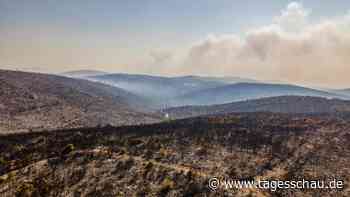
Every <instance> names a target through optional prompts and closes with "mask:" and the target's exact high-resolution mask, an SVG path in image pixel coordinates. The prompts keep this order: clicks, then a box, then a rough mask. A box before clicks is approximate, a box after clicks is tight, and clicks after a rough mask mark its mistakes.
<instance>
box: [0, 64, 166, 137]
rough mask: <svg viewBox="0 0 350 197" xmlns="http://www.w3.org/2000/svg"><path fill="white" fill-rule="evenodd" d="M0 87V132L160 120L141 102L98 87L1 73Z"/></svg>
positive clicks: (43, 76) (127, 94)
mask: <svg viewBox="0 0 350 197" xmlns="http://www.w3.org/2000/svg"><path fill="white" fill-rule="evenodd" d="M0 84H1V85H0V101H1V102H0V131H2V132H7V131H13V130H21V129H24V130H26V129H51V128H66V127H67V128H71V127H79V126H96V125H105V124H112V125H125V124H135V123H146V122H154V121H158V120H159V119H158V117H156V116H153V115H149V114H146V113H145V112H147V107H148V104H147V101H146V100H144V99H143V98H140V97H138V96H136V95H134V94H132V93H130V92H127V91H125V90H122V89H120V88H117V87H113V86H108V85H105V84H101V83H95V82H91V81H87V80H81V79H72V78H67V77H61V76H55V75H47V74H36V73H26V72H17V71H5V70H0Z"/></svg>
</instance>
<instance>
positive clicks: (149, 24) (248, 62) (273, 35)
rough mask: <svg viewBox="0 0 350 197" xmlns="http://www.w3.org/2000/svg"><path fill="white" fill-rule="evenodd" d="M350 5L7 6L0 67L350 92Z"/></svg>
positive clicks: (2, 14) (220, 0)
mask: <svg viewBox="0 0 350 197" xmlns="http://www.w3.org/2000/svg"><path fill="white" fill-rule="evenodd" d="M349 54H350V1H348V0H332V1H330V0H303V1H288V0H264V1H258V0H244V1H238V0H193V1H188V0H157V1H156V0H142V1H140V0H128V1H125V0H74V1H72V0H31V1H28V0H0V68H2V69H18V70H26V71H34V72H48V73H60V72H64V71H68V70H79V69H95V70H102V71H108V72H123V73H142V74H154V75H167V76H175V75H205V76H239V77H247V78H254V79H258V80H268V81H281V82H286V83H293V84H299V85H305V86H313V87H325V88H350V77H348V75H349V73H350V55H349Z"/></svg>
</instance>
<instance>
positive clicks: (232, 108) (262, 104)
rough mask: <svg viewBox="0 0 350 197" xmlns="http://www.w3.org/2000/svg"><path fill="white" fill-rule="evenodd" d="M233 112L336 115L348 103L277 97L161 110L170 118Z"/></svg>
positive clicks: (347, 109) (349, 106)
mask: <svg viewBox="0 0 350 197" xmlns="http://www.w3.org/2000/svg"><path fill="white" fill-rule="evenodd" d="M233 112H276V113H299V114H303V113H313V114H317V113H337V112H350V101H346V100H339V99H327V98H322V97H310V96H278V97H268V98H261V99H255V100H247V101H239V102H232V103H227V104H221V105H208V106H183V107H174V108H168V109H166V110H163V113H168V114H169V116H170V117H171V118H186V117H194V116H200V115H208V114H226V113H233Z"/></svg>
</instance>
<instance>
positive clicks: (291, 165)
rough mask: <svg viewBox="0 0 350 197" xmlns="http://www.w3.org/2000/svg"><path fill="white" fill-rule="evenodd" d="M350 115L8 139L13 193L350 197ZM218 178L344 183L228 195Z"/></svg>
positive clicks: (205, 121) (7, 179) (244, 116)
mask: <svg viewBox="0 0 350 197" xmlns="http://www.w3.org/2000/svg"><path fill="white" fill-rule="evenodd" d="M349 120H350V118H349V116H348V115H347V114H343V115H342V116H331V115H327V114H321V115H300V114H299V115H287V114H276V113H239V114H228V115H221V116H207V117H198V118H191V119H184V120H177V121H169V122H163V123H159V124H153V125H142V126H124V127H101V128H81V129H70V130H59V131H54V132H38V133H22V134H11V135H3V136H1V137H0V149H1V150H2V152H1V154H0V160H1V167H0V174H1V175H2V176H1V183H0V193H3V194H4V196H13V195H34V196H35V195H39V194H40V195H42V196H67V195H70V196H75V195H78V196H79V195H80V196H116V195H117V196H118V195H119V196H205V195H207V196H251V195H253V196H254V195H257V196H348V195H349V194H350V189H349V186H348V185H347V183H349V181H350V176H349V174H350V166H349V162H350V146H349V143H348V141H349V140H350V123H349ZM210 177H230V178H235V179H279V180H292V179H300V178H305V179H321V180H324V179H332V178H337V179H342V180H344V181H345V184H346V185H345V188H344V189H343V190H341V191H335V190H293V191H288V190H278V191H276V192H271V191H267V190H256V189H254V190H253V189H251V190H222V191H217V192H212V191H210V190H209V189H208V187H207V181H208V179H209V178H210Z"/></svg>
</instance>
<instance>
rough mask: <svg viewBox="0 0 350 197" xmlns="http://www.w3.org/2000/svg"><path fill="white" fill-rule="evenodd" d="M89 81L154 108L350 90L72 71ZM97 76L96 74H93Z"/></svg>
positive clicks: (343, 94)
mask: <svg viewBox="0 0 350 197" xmlns="http://www.w3.org/2000/svg"><path fill="white" fill-rule="evenodd" d="M82 73H83V74H85V76H86V77H83V78H85V79H88V80H92V81H97V82H101V83H104V84H108V85H112V86H115V87H118V88H121V89H124V90H126V91H128V92H131V93H133V94H135V95H138V96H140V97H144V98H147V99H148V100H149V101H150V103H152V104H150V106H152V107H153V108H164V107H174V106H184V105H213V104H224V103H230V102H235V101H244V100H247V99H259V98H264V97H275V96H285V95H295V96H315V97H325V98H339V99H350V91H348V90H342V91H340V90H339V91H336V90H329V91H326V90H318V89H313V88H307V87H301V86H296V85H290V84H277V83H271V84H270V83H264V82H260V81H256V80H253V79H246V78H240V77H203V76H193V75H190V76H180V77H162V76H152V75H139V74H123V73H116V74H104V73H103V72H99V71H72V72H70V73H66V75H67V76H76V74H79V76H81V75H82ZM93 74H96V75H93Z"/></svg>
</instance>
